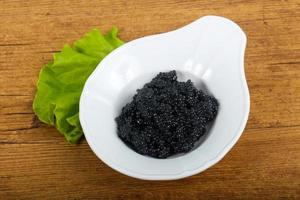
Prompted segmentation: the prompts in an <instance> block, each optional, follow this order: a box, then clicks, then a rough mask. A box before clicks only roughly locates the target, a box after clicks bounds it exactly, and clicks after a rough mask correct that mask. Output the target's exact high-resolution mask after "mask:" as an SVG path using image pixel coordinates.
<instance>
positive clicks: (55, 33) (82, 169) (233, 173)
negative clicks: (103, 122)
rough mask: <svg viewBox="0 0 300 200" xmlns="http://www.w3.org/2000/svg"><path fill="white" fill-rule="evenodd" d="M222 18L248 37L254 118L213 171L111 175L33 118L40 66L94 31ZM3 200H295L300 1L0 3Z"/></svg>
mask: <svg viewBox="0 0 300 200" xmlns="http://www.w3.org/2000/svg"><path fill="white" fill-rule="evenodd" d="M208 14H213V15H221V16H225V17H228V18H230V19H232V20H234V21H235V22H237V23H238V24H239V25H240V26H241V27H242V28H243V29H244V31H245V32H246V34H247V37H248V44H247V45H248V46H247V50H246V59H245V68H246V76H247V80H248V84H249V88H250V94H251V113H250V117H249V121H248V124H247V127H246V130H245V132H244V134H243V136H242V137H241V138H240V140H239V141H238V143H237V144H236V146H235V147H234V148H233V149H232V150H231V151H230V152H229V153H228V154H227V155H226V157H225V158H224V159H223V160H222V161H221V162H220V163H218V164H217V165H215V166H213V167H212V168H210V169H208V170H207V171H205V172H203V173H201V174H198V175H195V176H192V177H190V178H186V179H183V180H178V181H164V182H150V181H141V180H137V179H133V178H130V177H127V176H124V175H122V174H119V173H117V172H115V171H114V170H112V169H110V168H109V167H108V166H106V165H105V164H104V163H103V162H101V161H100V160H99V159H98V158H97V157H96V156H95V155H94V154H93V153H92V151H91V150H90V148H89V147H88V145H87V143H86V141H85V140H83V141H82V142H81V143H80V144H79V145H77V146H72V145H69V144H67V142H65V140H64V138H63V137H62V135H60V134H59V133H58V132H57V131H56V130H55V129H54V128H52V127H48V126H46V125H44V124H42V123H39V122H38V120H37V119H36V118H35V116H34V114H33V112H32V108H31V106H32V100H33V96H34V93H35V83H36V81H37V77H38V73H39V70H40V68H41V66H42V65H43V64H45V63H47V62H48V61H49V60H51V58H52V53H54V52H56V51H58V50H60V49H61V47H62V46H63V44H64V43H71V42H72V41H74V40H76V39H78V38H80V37H81V36H82V35H83V34H84V33H86V32H87V31H89V30H90V29H92V28H93V27H98V28H100V29H102V30H103V31H107V30H108V29H109V28H110V27H111V26H112V25H116V26H118V27H119V28H120V37H121V38H122V39H123V40H125V41H130V40H132V39H135V38H138V37H142V36H145V35H148V34H155V33H161V32H165V31H170V30H173V29H176V28H178V27H181V26H183V25H185V24H187V23H189V22H191V21H193V20H195V19H197V18H199V17H201V16H204V15H208ZM0 74H1V75H0V76H1V80H0V106H1V107H0V109H1V110H0V199H95V198H99V199H115V198H116V199H184V200H189V199H256V198H257V199H279V198H282V199H297V198H298V199H300V1H299V0H281V1H279V0H273V1H272V0H264V1H257V0H244V1H243V0H234V1H225V0H223V1H219V0H218V1H217V0H213V1H208V0H207V1H192V0H190V1H189V0H183V1H174V0H161V1H157V0H143V1H134V0H122V1H111V0H101V1H83V0H81V1H78V0H77V1H70V0H68V1H65V0H64V1H51V0H43V1H41V0H28V1H23V0H7V1H3V0H0Z"/></svg>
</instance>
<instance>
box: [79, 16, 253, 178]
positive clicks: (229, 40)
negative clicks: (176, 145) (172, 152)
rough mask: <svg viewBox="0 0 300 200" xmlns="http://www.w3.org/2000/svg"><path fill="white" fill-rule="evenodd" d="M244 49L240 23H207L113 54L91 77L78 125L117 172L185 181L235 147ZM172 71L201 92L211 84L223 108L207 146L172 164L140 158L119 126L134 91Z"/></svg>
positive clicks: (243, 102) (244, 101)
mask: <svg viewBox="0 0 300 200" xmlns="http://www.w3.org/2000/svg"><path fill="white" fill-rule="evenodd" d="M245 47H246V36H245V34H244V32H243V31H242V30H241V28H240V27H239V26H238V25H237V24H235V23H234V22H232V21H230V20H228V19H226V18H223V17H217V16H206V17H202V18H200V19H198V20H196V21H194V22H192V23H191V24H188V25H187V26H184V27H182V28H180V29H177V30H175V31H171V32H168V33H163V34H158V35H152V36H147V37H143V38H140V39H137V40H133V41H131V42H128V43H126V44H124V45H123V46H121V47H119V48H118V49H116V50H114V51H113V52H112V53H111V54H109V55H108V56H107V57H106V58H105V59H103V60H102V62H101V63H100V64H99V65H98V67H97V68H96V70H95V71H94V72H93V73H92V75H91V76H90V77H89V79H88V80H87V82H86V84H85V87H84V90H83V92H82V95H81V99H80V122H81V125H82V128H83V131H84V134H85V137H86V140H87V142H88V144H89V145H90V147H91V149H92V150H93V151H94V152H95V154H96V155H97V156H98V157H99V158H100V159H101V160H102V161H103V162H105V163H106V164H107V165H108V166H110V167H112V168H113V169H115V170H117V171H119V172H121V173H123V174H126V175H128V176H132V177H135V178H139V179H146V180H172V179H179V178H184V177H187V176H191V175H194V174H197V173H199V172H202V171H204V170H205V169H207V168H209V167H210V166H212V165H214V164H215V163H217V162H218V161H219V160H221V159H222V158H223V157H224V156H225V154H226V153H227V152H228V151H229V150H230V149H231V148H232V147H233V145H234V144H235V143H236V142H237V140H238V139H239V137H240V136H241V134H242V132H243V130H244V127H245V125H246V122H247V119H248V115H249V107H250V99H249V91H248V87H247V83H246V79H245V74H244V51H245ZM173 69H175V70H177V71H179V72H182V73H180V74H183V75H184V76H183V77H182V78H183V79H186V78H187V77H188V78H191V79H192V81H193V82H195V83H196V85H197V86H199V87H202V86H203V84H201V83H204V84H205V85H206V87H207V88H208V90H209V91H210V92H211V93H212V94H213V95H214V96H215V97H216V98H217V99H218V101H219V103H220V109H219V112H218V115H217V118H216V120H215V122H214V125H213V126H212V128H211V129H210V130H209V134H208V136H207V137H206V138H205V140H204V142H202V144H201V145H200V146H199V147H197V148H196V149H195V150H193V151H191V152H189V153H187V154H184V155H182V156H177V157H175V158H169V159H155V158H150V157H147V156H143V155H140V154H138V153H136V152H134V151H133V150H131V149H130V148H128V147H127V146H126V145H125V144H124V143H123V142H122V141H121V140H120V139H119V138H118V136H117V133H116V123H115V120H114V119H115V117H116V116H118V115H119V113H120V111H121V108H122V106H124V105H125V103H127V102H129V101H130V98H131V97H132V96H133V95H134V93H135V91H136V89H138V88H141V87H142V86H143V85H144V83H146V82H148V81H150V80H151V79H152V78H153V77H154V76H155V75H156V74H157V73H158V72H161V71H170V70H173Z"/></svg>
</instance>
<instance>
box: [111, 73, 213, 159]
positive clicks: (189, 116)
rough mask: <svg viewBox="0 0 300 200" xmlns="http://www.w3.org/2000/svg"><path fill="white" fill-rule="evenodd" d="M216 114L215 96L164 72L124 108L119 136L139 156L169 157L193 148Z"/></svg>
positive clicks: (138, 91)
mask: <svg viewBox="0 0 300 200" xmlns="http://www.w3.org/2000/svg"><path fill="white" fill-rule="evenodd" d="M217 112H218V101H217V100H216V99H215V98H214V97H213V96H210V95H208V94H206V93H204V92H203V91H201V90H198V89H197V88H196V87H195V86H194V84H193V83H192V82H191V81H190V80H188V81H186V82H179V81H177V75H176V71H170V72H165V73H162V72H161V73H159V74H158V75H157V76H156V77H155V78H153V79H152V81H151V82H149V83H147V84H145V85H144V87H143V88H142V89H138V90H137V93H136V94H135V95H134V97H133V100H132V101H131V102H130V103H128V104H126V105H125V106H124V107H123V108H122V112H121V114H120V115H119V116H118V117H117V118H116V123H117V134H118V136H119V137H120V138H121V140H122V141H123V142H125V143H126V144H127V145H128V146H129V147H130V148H132V149H133V150H134V151H136V152H137V153H139V154H142V155H148V156H151V157H155V158H167V157H169V156H172V155H175V154H179V153H186V152H188V151H190V150H191V149H193V147H194V146H195V143H196V142H197V141H198V140H199V139H200V138H201V137H202V136H203V135H204V134H205V132H206V128H207V125H208V124H209V123H210V122H211V121H213V120H214V118H215V117H216V115H217Z"/></svg>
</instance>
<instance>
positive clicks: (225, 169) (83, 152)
mask: <svg viewBox="0 0 300 200" xmlns="http://www.w3.org/2000/svg"><path fill="white" fill-rule="evenodd" d="M24 134H30V133H29V132H28V133H24ZM50 134H51V133H50ZM59 140H61V139H58V140H57V141H59ZM299 143H300V126H297V127H288V128H264V129H249V130H246V132H245V133H244V135H243V136H242V138H241V139H240V141H239V142H238V143H237V145H236V146H235V147H234V148H233V149H232V150H231V151H230V153H229V154H228V155H227V156H226V157H225V158H224V159H223V160H222V161H221V162H220V163H218V164H217V165H215V166H214V167H212V168H210V169H208V170H207V171H205V172H203V173H201V174H198V175H195V176H192V177H190V178H187V179H183V180H178V181H163V182H149V181H142V180H137V179H133V178H130V177H127V176H124V175H120V174H118V173H117V172H115V171H114V170H112V169H110V168H109V167H108V166H106V165H105V164H104V163H102V162H101V161H99V160H98V158H97V157H96V156H95V155H94V154H93V153H92V151H91V150H90V149H89V147H88V145H87V144H86V142H83V143H82V144H80V145H77V146H72V145H68V144H66V143H55V142H53V143H43V142H41V143H29V144H24V143H22V144H19V143H17V142H16V143H4V144H2V145H0V152H1V153H0V180H1V181H2V184H0V190H2V191H4V193H0V195H1V194H2V195H4V196H2V197H5V196H10V197H18V196H22V197H24V198H28V199H30V198H35V199H41V198H43V197H51V198H54V199H59V198H68V199H78V198H80V199H81V198H82V199H86V198H107V197H111V198H117V197H118V198H121V199H122V198H123V199H124V198H127V197H130V198H134V197H136V198H138V197H141V198H142V197H147V196H149V198H150V197H152V198H154V199H170V198H172V197H174V198H175V197H178V198H179V197H182V198H183V197H184V198H185V199H186V198H187V199H198V198H203V199H208V198H212V197H215V198H226V197H229V196H230V197H231V198H233V199H237V198H239V199H241V198H242V199H244V198H251V197H253V196H254V195H260V196H262V197H263V196H265V195H266V196H268V198H270V199H274V198H275V197H276V198H278V197H281V198H288V197H294V198H296V197H300V196H299V195H300V191H299V190H298V189H299V187H300V165H299V163H300V146H299ZM3 152H5V154H3ZM8 166H9V167H8ZM41 184H42V185H41ZM0 197H1V196H0Z"/></svg>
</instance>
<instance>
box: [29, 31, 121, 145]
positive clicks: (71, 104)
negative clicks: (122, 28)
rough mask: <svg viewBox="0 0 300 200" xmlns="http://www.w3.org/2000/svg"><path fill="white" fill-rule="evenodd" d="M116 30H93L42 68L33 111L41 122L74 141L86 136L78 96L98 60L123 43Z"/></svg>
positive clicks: (65, 47)
mask: <svg viewBox="0 0 300 200" xmlns="http://www.w3.org/2000/svg"><path fill="white" fill-rule="evenodd" d="M117 33H118V30H117V28H112V29H111V30H110V31H109V32H108V33H107V34H106V35H102V34H101V32H100V31H99V30H98V29H94V30H92V31H90V32H88V33H87V34H86V35H85V36H84V37H83V38H81V39H79V40H77V41H75V42H74V44H73V46H72V47H71V46H69V45H65V46H64V47H63V49H62V51H61V52H59V53H55V54H54V56H53V61H52V62H50V63H48V64H46V65H45V66H44V67H43V68H42V69H41V71H40V75H39V79H38V82H37V92H36V95H35V99H34V102H33V110H34V112H35V114H36V115H37V116H38V118H39V120H40V121H42V122H44V123H46V124H50V125H53V126H55V127H56V128H57V130H58V131H59V132H60V133H62V134H63V135H64V136H65V138H66V140H67V141H68V142H69V143H71V144H75V143H77V142H78V141H79V139H80V138H81V137H82V135H83V132H82V129H81V126H80V122H79V99H80V95H81V92H82V89H83V86H84V83H85V81H86V80H87V78H88V77H89V75H90V74H91V73H92V72H93V71H94V69H95V67H96V66H97V65H98V63H99V62H100V61H101V60H102V59H103V58H104V57H105V56H106V55H108V54H109V53H110V52H111V51H112V50H114V49H115V48H117V47H119V46H121V45H122V44H123V41H121V40H120V39H119V38H118V37H117Z"/></svg>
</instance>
